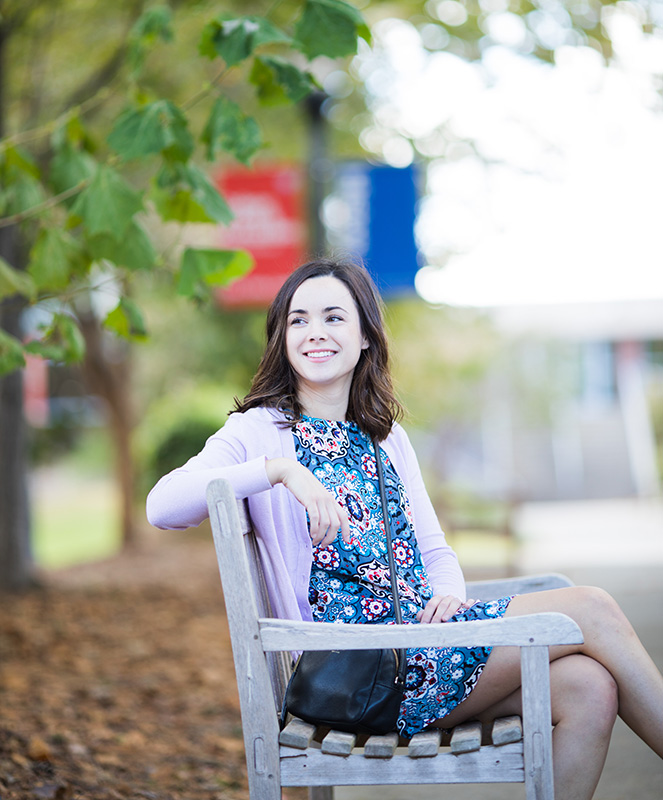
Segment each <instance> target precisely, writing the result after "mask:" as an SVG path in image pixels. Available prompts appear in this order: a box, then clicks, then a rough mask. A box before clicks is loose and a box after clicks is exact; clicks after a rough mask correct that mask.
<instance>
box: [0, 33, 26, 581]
mask: <svg viewBox="0 0 663 800" xmlns="http://www.w3.org/2000/svg"><path fill="white" fill-rule="evenodd" d="M6 35H7V31H6V28H5V27H3V26H2V24H1V23H0V138H2V136H3V135H4V132H5V131H4V117H3V115H4V111H5V96H4V91H3V90H4V88H5V86H6V82H5V80H6V79H5V66H6V41H7V40H6ZM21 249H22V248H21V247H20V244H19V242H18V231H17V229H16V226H10V227H7V228H0V257H2V258H3V259H4V260H5V261H6V262H7V263H8V264H11V265H12V266H13V267H17V266H18V263H17V262H18V261H19V260H20V259H21ZM23 307H24V303H23V301H22V300H21V299H20V298H19V297H18V296H14V297H7V298H5V299H4V300H3V301H2V302H1V303H0V328H1V329H2V330H3V331H4V332H6V333H8V334H9V335H10V336H14V337H16V338H20V336H21V313H22V311H23ZM26 450H27V431H26V425H25V421H24V417H23V372H22V370H20V369H17V370H14V372H12V373H10V374H9V375H5V376H4V377H3V378H0V589H22V588H25V587H27V586H29V585H30V584H31V583H32V559H31V556H30V513H29V504H28V490H27V463H26Z"/></svg>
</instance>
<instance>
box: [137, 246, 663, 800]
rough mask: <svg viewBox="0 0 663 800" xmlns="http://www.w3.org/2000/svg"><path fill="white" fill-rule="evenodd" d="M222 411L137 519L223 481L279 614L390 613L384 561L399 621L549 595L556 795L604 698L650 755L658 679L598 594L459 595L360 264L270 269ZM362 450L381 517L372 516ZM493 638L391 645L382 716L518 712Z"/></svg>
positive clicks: (170, 512)
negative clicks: (237, 386)
mask: <svg viewBox="0 0 663 800" xmlns="http://www.w3.org/2000/svg"><path fill="white" fill-rule="evenodd" d="M235 412H236V413H233V414H231V415H230V418H229V419H228V421H227V422H226V424H225V426H224V427H223V428H222V429H221V430H220V431H218V432H217V433H216V434H214V435H213V436H212V437H211V438H210V439H209V440H208V441H207V443H206V444H205V447H204V448H203V450H202V451H201V452H200V453H199V454H198V455H197V456H194V457H193V458H191V459H190V460H189V461H188V462H187V463H186V464H185V465H184V466H183V467H181V468H179V469H176V470H174V471H173V472H171V473H170V474H169V475H166V476H165V477H163V478H162V479H161V480H160V481H159V483H158V484H157V485H156V486H155V487H154V489H153V490H152V492H151V493H150V496H149V498H148V516H149V518H150V521H151V522H152V523H153V524H155V525H157V526H158V527H163V528H185V527H188V526H190V525H197V524H199V523H200V522H201V521H202V520H203V519H204V518H205V517H206V516H207V513H208V512H207V502H206V489H207V486H208V484H209V482H210V481H211V480H213V479H215V478H225V479H227V480H228V481H229V482H230V483H231V485H232V487H233V490H234V492H235V495H236V497H238V498H247V500H248V506H249V513H250V516H251V519H252V520H253V524H254V528H255V531H256V535H257V542H258V546H259V548H260V554H261V561H262V564H263V568H264V570H265V582H266V585H267V589H268V592H269V597H270V601H271V605H272V608H273V610H274V613H275V614H276V616H278V617H280V618H282V619H296V620H297V619H304V620H309V621H311V620H312V621H326V622H338V623H355V624H357V623H358V624H375V623H378V624H379V623H381V624H389V623H391V622H393V621H395V619H396V618H397V617H396V614H395V610H394V606H395V604H394V602H393V598H392V597H391V593H390V591H389V587H390V585H391V579H392V571H395V573H396V574H395V581H396V583H397V586H398V590H397V591H398V596H399V601H400V606H401V611H402V617H403V620H404V621H406V622H409V623H412V624H416V623H420V624H427V623H439V622H445V623H451V624H453V623H454V622H460V621H468V622H471V621H474V620H481V619H490V618H501V617H507V616H517V615H524V614H528V613H532V612H533V611H562V612H563V613H566V614H567V615H568V616H570V617H571V618H572V619H574V620H575V621H576V622H577V623H578V625H579V626H580V628H581V629H582V631H583V634H584V639H585V644H582V645H574V646H569V647H554V648H551V650H550V658H551V662H552V663H551V669H550V676H551V701H552V719H551V723H552V725H553V726H554V735H553V746H554V759H555V764H554V770H555V782H556V796H558V797H564V798H565V800H588V798H590V797H591V796H592V793H593V791H594V788H595V786H596V783H597V781H598V778H599V775H600V772H601V769H602V767H603V760H604V758H605V754H606V751H607V747H608V742H609V739H610V734H611V731H612V727H613V724H614V721H615V717H616V715H617V713H619V714H620V715H621V716H622V718H623V719H624V720H625V721H626V722H627V723H628V725H630V727H631V728H632V729H633V730H634V731H635V732H636V733H637V734H638V735H639V736H640V737H641V738H642V739H643V740H644V741H645V742H646V743H647V744H648V745H649V746H650V747H651V748H652V750H654V752H656V753H657V754H658V755H660V756H663V677H661V674H660V673H659V672H658V670H657V669H656V667H655V665H654V663H653V662H652V660H651V659H650V657H649V656H648V654H647V653H646V651H645V650H644V648H643V646H642V644H641V643H640V642H639V640H638V639H637V636H636V635H635V633H634V631H633V629H632V628H631V626H630V624H629V622H628V621H627V619H626V618H625V616H624V615H623V613H622V612H621V611H620V609H619V608H618V607H617V605H616V604H615V602H614V601H613V600H612V598H610V597H609V596H608V595H607V594H605V592H603V591H601V590H600V589H594V588H592V587H573V588H568V589H558V590H556V591H549V592H539V593H537V594H534V595H522V596H516V597H502V598H498V599H496V600H493V601H490V602H481V601H479V602H476V601H474V600H471V599H467V597H466V589H465V582H464V580H463V575H462V572H461V569H460V567H459V565H458V559H457V558H456V554H455V553H454V552H453V550H452V549H451V548H450V547H449V545H448V544H447V542H446V539H445V536H444V533H443V532H442V530H441V529H440V526H439V522H438V520H437V517H436V515H435V511H434V509H433V506H432V504H431V502H430V499H429V497H428V494H427V492H426V488H425V486H424V484H423V480H422V478H421V472H420V469H419V466H418V463H417V458H416V455H415V453H414V450H413V449H412V446H411V444H410V442H409V439H408V437H407V434H406V433H405V431H404V430H403V428H402V427H401V426H400V425H399V424H398V422H397V418H398V417H399V415H400V406H399V404H398V402H397V401H396V399H395V397H394V394H393V390H392V385H391V378H390V373H389V358H388V349H387V341H386V336H385V332H384V328H383V325H382V316H381V306H380V300H379V296H378V294H377V290H376V289H375V286H374V285H373V282H372V281H371V279H370V277H369V275H368V273H367V272H366V270H364V269H363V267H360V266H357V265H355V264H348V263H337V262H333V261H327V260H321V261H316V262H312V263H310V264H305V265H304V266H302V267H300V268H299V269H297V270H295V272H294V273H293V274H292V275H291V276H290V277H289V278H288V279H287V281H286V282H285V284H284V285H283V287H282V288H281V290H280V291H279V293H278V295H277V297H276V299H275V301H274V303H273V304H272V306H271V307H270V310H269V313H268V317H267V346H266V349H265V353H264V355H263V358H262V360H261V362H260V366H259V368H258V372H257V374H256V376H255V379H254V381H253V385H252V387H251V390H250V392H249V394H248V395H247V396H246V397H245V398H244V399H243V400H242V401H238V402H237V404H236V410H235ZM379 466H381V467H382V472H383V474H384V486H385V494H386V499H387V503H388V509H389V517H390V520H385V519H384V517H383V515H382V504H381V502H380V499H379V497H380V491H379V489H378V482H377V477H376V476H377V472H378V467H379ZM387 522H390V523H391V527H392V529H393V531H394V539H393V540H392V545H391V548H392V551H393V561H394V563H395V567H394V568H393V570H392V569H390V566H389V562H390V557H389V545H388V543H387V537H386V534H385V523H387ZM511 650H512V648H508V647H507V648H497V649H496V650H495V651H494V652H492V651H491V648H484V647H471V648H439V647H438V648H436V647H430V648H426V649H425V650H423V649H420V648H411V649H409V650H408V651H407V654H406V658H407V676H406V684H405V686H406V688H405V693H404V697H403V701H402V703H401V706H400V711H399V717H398V721H397V725H396V727H397V730H398V732H399V733H400V734H401V735H403V736H406V737H411V736H413V735H414V734H415V733H417V732H419V731H421V730H423V729H425V728H428V727H429V726H438V725H439V726H442V727H451V726H455V725H457V724H459V723H461V722H464V721H466V720H468V719H480V720H482V721H486V722H488V721H490V720H492V719H494V718H495V717H496V716H504V715H505V714H506V715H510V714H519V713H520V712H521V694H520V666H519V661H518V659H517V658H516V659H515V660H514V657H513V653H512V652H511Z"/></svg>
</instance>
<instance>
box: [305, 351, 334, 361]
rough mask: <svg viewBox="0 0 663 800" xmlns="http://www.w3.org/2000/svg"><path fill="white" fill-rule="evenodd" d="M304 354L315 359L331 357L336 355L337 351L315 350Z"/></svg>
mask: <svg viewBox="0 0 663 800" xmlns="http://www.w3.org/2000/svg"><path fill="white" fill-rule="evenodd" d="M304 355H305V356H306V358H310V359H313V360H315V359H318V358H329V356H334V355H336V353H335V351H334V350H315V351H312V352H310V353H305V354H304Z"/></svg>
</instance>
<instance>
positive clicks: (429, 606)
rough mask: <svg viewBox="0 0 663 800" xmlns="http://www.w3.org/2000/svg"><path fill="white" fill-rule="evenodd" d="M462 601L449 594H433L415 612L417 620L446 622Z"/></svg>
mask: <svg viewBox="0 0 663 800" xmlns="http://www.w3.org/2000/svg"><path fill="white" fill-rule="evenodd" d="M463 605H464V603H463V601H462V600H461V599H460V598H459V597H454V596H453V595H451V594H447V595H444V596H440V595H435V596H434V597H431V599H430V600H429V601H428V602H427V603H426V606H425V608H424V609H423V610H422V611H420V612H419V613H418V614H417V618H418V620H419V622H423V623H430V622H447V621H448V620H450V619H451V617H453V615H454V614H456V613H457V612H458V609H459V608H461V606H463Z"/></svg>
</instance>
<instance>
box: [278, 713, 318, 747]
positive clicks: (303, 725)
mask: <svg viewBox="0 0 663 800" xmlns="http://www.w3.org/2000/svg"><path fill="white" fill-rule="evenodd" d="M314 735H315V725H311V724H310V723H309V722H304V720H303V719H297V717H294V718H293V719H291V720H290V722H289V723H288V724H287V725H286V726H285V728H284V729H283V730H282V731H281V733H280V734H279V744H282V745H284V747H296V748H297V750H306V748H307V747H308V746H309V745H310V744H311V740H312V739H313V736H314Z"/></svg>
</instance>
